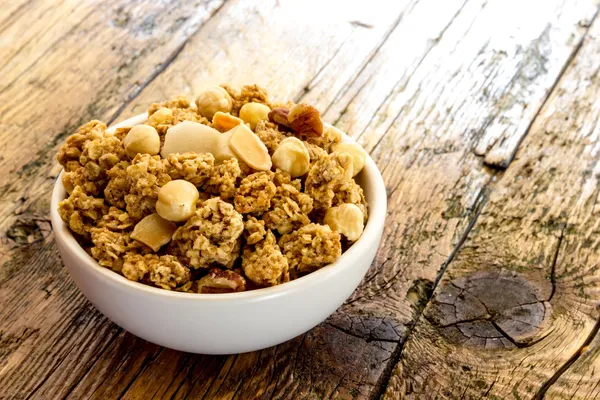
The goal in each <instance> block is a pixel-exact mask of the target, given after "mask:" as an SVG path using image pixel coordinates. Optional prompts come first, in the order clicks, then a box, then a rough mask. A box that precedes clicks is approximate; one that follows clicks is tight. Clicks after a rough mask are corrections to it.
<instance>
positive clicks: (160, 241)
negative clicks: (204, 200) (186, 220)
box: [131, 188, 195, 251]
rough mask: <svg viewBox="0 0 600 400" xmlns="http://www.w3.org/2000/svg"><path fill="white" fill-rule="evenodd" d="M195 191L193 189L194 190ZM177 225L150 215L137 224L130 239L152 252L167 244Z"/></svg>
mask: <svg viewBox="0 0 600 400" xmlns="http://www.w3.org/2000/svg"><path fill="white" fill-rule="evenodd" d="M194 189H195V188H194ZM175 230H177V225H175V224H174V223H172V222H171V221H167V220H166V219H164V218H162V217H161V216H160V215H158V214H156V213H155V214H150V215H148V216H147V217H145V218H144V219H142V220H141V221H140V222H138V223H137V225H136V226H135V228H133V232H132V233H131V238H132V239H135V240H138V241H140V242H142V243H144V244H145V245H146V246H148V247H150V248H151V249H152V250H154V251H158V250H159V249H160V248H161V247H162V246H164V245H165V244H167V243H169V241H170V240H171V237H172V236H173V233H175Z"/></svg>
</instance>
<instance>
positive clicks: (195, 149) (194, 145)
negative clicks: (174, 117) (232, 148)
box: [157, 110, 221, 158]
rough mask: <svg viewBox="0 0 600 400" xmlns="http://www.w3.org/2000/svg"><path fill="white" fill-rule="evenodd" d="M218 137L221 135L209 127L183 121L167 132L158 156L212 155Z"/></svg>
mask: <svg viewBox="0 0 600 400" xmlns="http://www.w3.org/2000/svg"><path fill="white" fill-rule="evenodd" d="M159 111H160V110H159ZM157 112H158V111H157ZM220 136H221V133H220V132H219V131H218V130H216V129H214V128H211V127H210V126H206V125H203V124H200V123H198V122H193V121H183V122H181V123H179V124H177V125H175V126H172V127H170V128H169V129H168V130H167V134H166V135H165V143H164V145H163V148H162V150H161V152H160V155H161V156H162V157H163V158H167V157H168V156H169V154H175V153H179V154H183V153H197V154H202V153H213V152H214V151H215V149H216V148H217V143H218V142H219V137H220Z"/></svg>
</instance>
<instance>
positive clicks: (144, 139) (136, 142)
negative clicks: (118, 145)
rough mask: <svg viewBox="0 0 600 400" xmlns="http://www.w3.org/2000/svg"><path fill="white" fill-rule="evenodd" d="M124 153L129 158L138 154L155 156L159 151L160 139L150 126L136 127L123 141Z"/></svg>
mask: <svg viewBox="0 0 600 400" xmlns="http://www.w3.org/2000/svg"><path fill="white" fill-rule="evenodd" d="M123 146H125V152H126V153H127V155H128V156H129V157H131V158H133V157H135V156H136V154H138V153H143V154H150V155H151V156H155V155H157V154H158V152H159V151H160V137H159V136H158V132H156V129H154V127H152V126H150V125H136V126H134V127H133V128H131V130H130V131H129V133H128V134H127V136H125V139H123Z"/></svg>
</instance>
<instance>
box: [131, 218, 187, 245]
mask: <svg viewBox="0 0 600 400" xmlns="http://www.w3.org/2000/svg"><path fill="white" fill-rule="evenodd" d="M176 230H177V226H176V225H175V224H174V223H172V222H171V221H167V220H166V219H164V218H162V217H161V216H160V215H158V214H157V213H154V214H151V215H148V216H147V217H145V218H144V219H142V220H141V221H140V222H138V223H137V225H136V226H135V228H133V232H132V233H131V238H132V239H135V240H138V241H140V242H142V243H144V244H145V245H146V246H148V247H150V248H151V249H152V250H154V251H158V250H159V249H160V248H161V247H162V246H164V245H165V244H167V243H169V241H170V240H171V236H173V233H175V231H176Z"/></svg>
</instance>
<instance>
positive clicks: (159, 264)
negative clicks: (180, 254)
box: [122, 253, 191, 290]
mask: <svg viewBox="0 0 600 400" xmlns="http://www.w3.org/2000/svg"><path fill="white" fill-rule="evenodd" d="M122 272H123V275H124V276H125V277H126V278H127V279H129V280H132V281H140V280H143V279H146V278H147V279H148V280H149V281H150V282H152V283H153V284H154V285H156V286H158V287H161V288H163V289H167V290H171V289H174V288H176V287H177V286H181V285H183V284H185V283H187V282H188V281H189V280H190V277H191V274H190V270H189V268H187V267H185V266H183V265H182V264H181V263H180V262H179V261H178V260H177V257H174V256H171V255H164V256H157V255H156V254H146V255H140V254H137V253H127V254H125V257H124V258H123V267H122Z"/></svg>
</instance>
